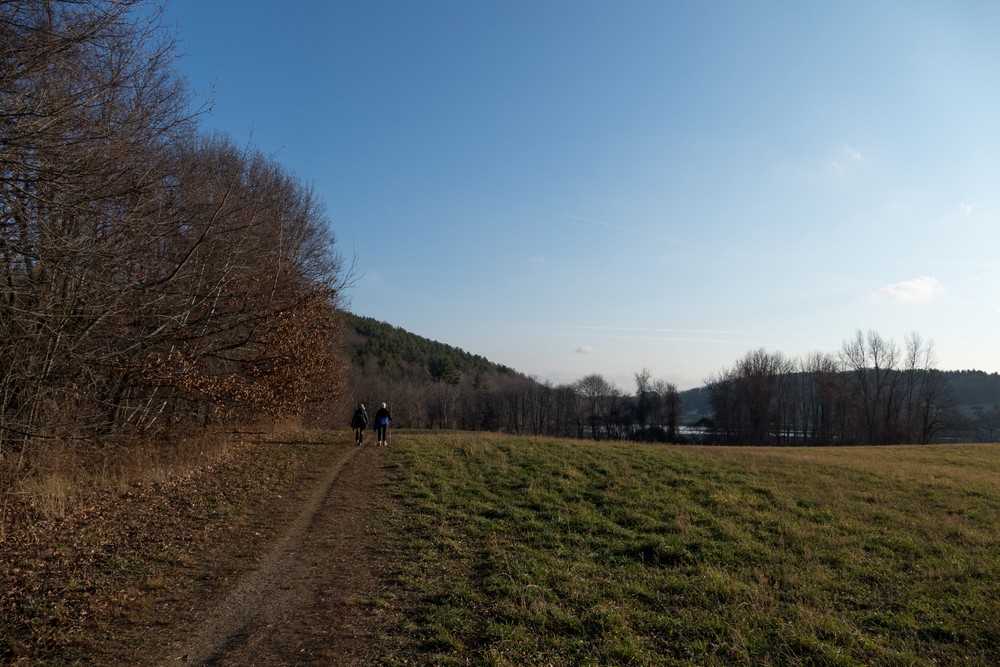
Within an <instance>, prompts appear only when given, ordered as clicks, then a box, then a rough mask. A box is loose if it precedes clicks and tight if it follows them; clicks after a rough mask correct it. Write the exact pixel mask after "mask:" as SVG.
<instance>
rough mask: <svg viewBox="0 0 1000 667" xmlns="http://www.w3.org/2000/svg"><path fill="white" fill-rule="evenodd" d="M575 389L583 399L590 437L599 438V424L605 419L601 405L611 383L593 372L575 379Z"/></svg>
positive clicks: (604, 401)
mask: <svg viewBox="0 0 1000 667" xmlns="http://www.w3.org/2000/svg"><path fill="white" fill-rule="evenodd" d="M576 391H577V393H578V394H579V395H580V397H581V399H582V400H583V404H584V414H585V415H586V418H587V424H588V427H589V434H590V437H591V438H593V439H594V440H600V439H601V425H602V423H603V422H604V421H605V420H604V416H605V413H604V410H603V407H604V404H605V403H606V400H607V396H608V394H610V393H611V385H610V384H609V383H608V381H607V380H605V379H604V376H602V375H600V374H597V373H594V374H591V375H587V376H585V377H584V378H582V379H581V380H579V381H577V383H576Z"/></svg>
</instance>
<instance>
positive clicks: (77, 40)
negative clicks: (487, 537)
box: [0, 0, 350, 455]
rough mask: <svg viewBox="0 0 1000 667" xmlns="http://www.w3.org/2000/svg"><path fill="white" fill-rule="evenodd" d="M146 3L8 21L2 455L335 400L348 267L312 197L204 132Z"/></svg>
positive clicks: (43, 5)
mask: <svg viewBox="0 0 1000 667" xmlns="http://www.w3.org/2000/svg"><path fill="white" fill-rule="evenodd" d="M175 55H176V54H175V47H174V38H173V34H172V32H171V31H170V30H169V29H168V28H167V27H166V26H165V25H164V24H163V23H162V16H161V14H160V13H159V12H158V11H157V10H156V7H155V6H153V5H151V4H147V3H146V2H143V1H141V0H78V1H75V2H52V1H49V0H13V1H8V2H3V3H0V447H2V448H3V449H2V450H0V454H3V452H20V453H21V455H23V454H24V453H25V452H27V451H29V450H30V448H31V446H32V445H33V444H36V443H39V442H44V441H46V440H59V441H63V442H93V441H95V440H97V439H100V440H101V441H109V440H115V439H116V438H120V439H128V438H136V437H140V438H141V437H145V436H151V435H156V436H158V437H161V436H164V435H169V434H170V433H172V432H175V431H177V430H179V429H183V428H185V427H189V426H194V427H200V426H205V425H206V424H213V423H226V422H235V421H239V420H248V419H254V418H256V417H257V416H258V415H261V414H264V415H270V416H281V415H287V414H292V413H296V412H300V411H301V410H302V409H303V406H305V405H309V404H317V405H319V404H323V403H325V402H328V401H329V399H330V398H331V396H332V395H334V394H336V393H337V392H339V391H340V390H341V389H342V387H343V383H344V380H345V377H346V364H345V360H344V358H343V355H342V352H341V350H340V348H339V343H338V331H339V329H340V328H341V325H340V324H339V321H338V318H337V306H338V303H339V299H340V294H341V290H342V289H343V287H344V286H345V283H346V282H347V281H348V279H349V274H350V270H349V268H350V267H345V266H344V262H343V260H342V258H341V257H340V256H339V255H338V254H337V253H336V251H335V249H334V247H335V246H334V237H333V234H332V232H331V231H330V228H329V224H328V221H327V219H326V215H325V211H324V207H323V205H322V203H321V202H320V201H318V200H317V198H316V196H315V194H314V192H313V191H312V189H311V188H310V187H309V186H307V185H304V184H303V183H302V182H301V181H299V180H298V179H297V178H296V177H294V176H293V175H292V174H290V173H289V172H288V171H287V170H285V169H284V168H283V167H282V166H281V165H280V164H278V163H276V162H275V161H274V160H273V159H271V158H269V157H267V156H264V155H263V154H261V153H260V152H259V151H257V150H255V149H253V148H252V147H248V146H239V145H237V144H235V143H234V141H233V140H232V139H231V138H229V137H227V136H225V135H220V134H207V133H204V132H202V131H201V130H200V128H199V126H198V119H199V117H200V114H201V112H202V111H203V109H198V108H195V107H193V106H192V96H191V95H190V94H189V91H188V89H187V84H186V82H185V81H184V79H183V78H182V77H181V76H179V74H178V73H177V71H176V70H175V69H174V59H175Z"/></svg>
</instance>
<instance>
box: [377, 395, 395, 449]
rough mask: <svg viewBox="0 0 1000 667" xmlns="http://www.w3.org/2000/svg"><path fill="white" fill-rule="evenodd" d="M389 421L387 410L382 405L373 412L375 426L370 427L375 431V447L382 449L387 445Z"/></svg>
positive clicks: (390, 419)
mask: <svg viewBox="0 0 1000 667" xmlns="http://www.w3.org/2000/svg"><path fill="white" fill-rule="evenodd" d="M391 421H392V417H391V416H390V415H389V409H388V408H387V407H386V405H385V403H383V404H382V407H381V408H379V409H378V410H376V411H375V424H374V425H373V426H372V428H374V429H375V434H376V440H378V442H377V443H376V446H378V447H384V446H386V445H388V444H389V441H388V437H389V422H391Z"/></svg>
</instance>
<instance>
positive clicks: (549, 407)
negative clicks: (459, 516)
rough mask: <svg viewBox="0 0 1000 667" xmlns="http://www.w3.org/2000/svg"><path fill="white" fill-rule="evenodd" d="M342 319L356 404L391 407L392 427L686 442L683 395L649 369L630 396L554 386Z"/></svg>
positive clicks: (582, 385)
mask: <svg viewBox="0 0 1000 667" xmlns="http://www.w3.org/2000/svg"><path fill="white" fill-rule="evenodd" d="M345 317H346V321H347V323H348V326H347V328H348V334H347V340H348V343H349V349H348V352H347V356H348V357H349V358H350V359H351V360H352V361H353V364H352V376H351V381H350V382H349V386H350V387H351V391H352V400H354V401H355V402H359V403H364V404H366V405H372V404H379V403H382V402H386V403H389V404H390V406H391V407H392V414H393V422H394V424H395V425H396V426H401V427H408V428H441V429H462V430H473V431H502V432H506V433H515V434H519V435H554V436H561V437H570V438H593V439H598V440H605V439H614V440H624V439H632V440H657V441H661V442H667V441H670V442H675V441H677V440H678V439H679V438H680V437H681V435H680V423H681V412H682V409H683V407H682V406H683V404H682V401H681V400H680V394H679V392H678V391H677V387H676V386H675V385H673V384H671V383H669V382H666V381H664V380H657V379H654V378H653V377H652V375H651V373H650V371H649V370H648V369H643V370H641V371H639V372H637V373H636V374H635V382H636V393H635V394H634V395H632V394H629V393H628V392H626V390H625V389H623V388H620V387H618V386H617V385H616V384H615V383H614V382H612V381H609V380H607V379H605V378H604V377H603V376H602V375H600V374H592V375H588V376H586V377H585V378H583V379H581V380H579V381H578V382H574V383H571V384H565V385H553V384H552V383H550V382H539V381H538V380H537V379H536V378H534V377H531V376H527V375H524V374H522V373H518V372H517V371H515V370H513V369H511V368H509V367H507V366H502V365H498V364H494V363H491V362H489V361H487V360H486V359H485V358H483V357H480V356H478V355H472V354H469V353H467V352H464V351H462V350H459V349H458V348H454V347H451V346H449V345H444V344H442V343H438V342H435V341H431V340H428V339H426V338H422V337H420V336H416V335H414V334H411V333H409V332H407V331H405V330H403V329H400V328H398V327H393V326H391V325H388V324H385V323H382V322H378V321H376V320H374V319H372V318H366V317H359V316H356V315H352V314H350V313H347V314H345ZM342 411H343V412H344V413H345V414H347V413H348V410H347V409H346V408H344V410H342ZM347 418H349V415H348V416H347V417H345V419H347ZM345 423H346V422H345Z"/></svg>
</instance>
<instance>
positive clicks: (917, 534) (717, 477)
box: [386, 432, 1000, 665]
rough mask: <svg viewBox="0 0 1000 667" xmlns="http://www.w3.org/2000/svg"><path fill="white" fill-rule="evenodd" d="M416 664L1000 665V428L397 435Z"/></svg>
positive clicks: (402, 632)
mask: <svg viewBox="0 0 1000 667" xmlns="http://www.w3.org/2000/svg"><path fill="white" fill-rule="evenodd" d="M393 447H394V449H395V451H394V459H393V460H394V463H393V465H394V468H395V469H394V471H393V472H394V476H395V481H394V483H393V488H394V493H395V497H394V498H395V501H396V502H397V503H398V507H399V509H400V510H401V511H399V512H398V513H396V519H395V525H394V526H393V530H394V533H395V535H396V539H398V540H399V542H400V544H399V545H398V547H397V551H398V555H399V558H398V562H397V565H396V568H397V571H396V576H397V577H398V581H397V583H398V584H400V585H401V586H402V587H403V589H404V590H405V591H407V593H406V596H407V597H408V598H409V600H408V601H407V602H406V603H405V604H404V603H403V602H401V601H400V600H396V601H394V602H393V601H388V602H386V604H394V605H396V606H399V607H405V608H406V609H408V610H409V611H408V612H407V615H406V619H405V621H404V622H402V623H401V624H400V626H399V627H397V628H396V629H395V631H394V633H393V634H392V635H391V636H389V637H387V638H386V643H387V646H394V647H395V648H394V649H393V658H392V659H393V660H394V661H395V662H396V664H412V663H414V662H416V663H419V664H455V665H459V664H462V665H465V664H473V665H733V664H747V665H750V664H752V665H795V664H800V665H933V664H949V665H996V664H1000V526H998V518H1000V483H998V482H1000V447H998V446H993V445H980V446H924V447H888V448H810V449H773V448H708V447H674V446H666V447H664V446H646V445H634V444H627V445H626V444H607V443H585V442H575V441H561V440H535V439H526V438H513V437H503V436H490V435H482V434H447V433H446V434H441V433H428V432H422V433H405V432H403V433H398V432H397V433H396V434H395V437H394V442H393Z"/></svg>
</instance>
